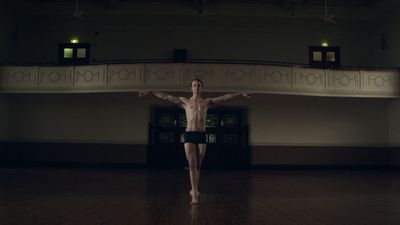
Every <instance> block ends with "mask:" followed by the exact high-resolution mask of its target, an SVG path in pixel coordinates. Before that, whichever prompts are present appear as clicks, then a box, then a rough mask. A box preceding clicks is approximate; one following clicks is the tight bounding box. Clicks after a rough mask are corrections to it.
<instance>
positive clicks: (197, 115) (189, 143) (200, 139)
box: [139, 78, 249, 204]
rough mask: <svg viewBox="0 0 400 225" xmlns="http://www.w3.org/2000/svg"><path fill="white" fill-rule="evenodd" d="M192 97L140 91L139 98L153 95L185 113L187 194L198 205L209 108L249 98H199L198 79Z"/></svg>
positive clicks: (229, 95) (233, 94)
mask: <svg viewBox="0 0 400 225" xmlns="http://www.w3.org/2000/svg"><path fill="white" fill-rule="evenodd" d="M191 89H192V97H191V98H185V97H175V96H172V95H169V94H166V93H163V92H155V91H140V92H139V97H142V96H145V95H147V94H148V93H153V95H155V96H156V97H158V98H161V99H164V100H167V101H170V102H172V103H175V104H178V105H179V106H181V107H182V108H183V109H185V112H186V121H187V125H186V132H185V141H184V142H185V144H184V147H185V154H186V159H187V160H188V163H189V175H190V183H191V186H192V190H191V191H190V192H189V193H190V195H191V197H192V202H191V203H192V204H198V203H199V195H200V193H199V191H198V186H199V179H200V167H201V163H202V161H203V158H204V155H205V153H206V140H207V134H206V116H207V110H208V107H209V106H212V105H215V104H218V103H221V102H224V101H227V100H229V99H231V98H234V97H236V96H240V95H242V96H245V97H249V95H247V94H246V93H232V94H226V95H222V96H219V97H216V98H206V99H203V98H202V97H201V91H202V89H203V82H202V81H201V80H200V79H197V78H196V79H194V80H193V81H192V84H191Z"/></svg>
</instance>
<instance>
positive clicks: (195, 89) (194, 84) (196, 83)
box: [191, 78, 203, 94]
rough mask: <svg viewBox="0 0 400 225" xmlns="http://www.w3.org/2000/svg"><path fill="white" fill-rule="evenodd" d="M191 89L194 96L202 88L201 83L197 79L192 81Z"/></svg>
mask: <svg viewBox="0 0 400 225" xmlns="http://www.w3.org/2000/svg"><path fill="white" fill-rule="evenodd" d="M191 88H192V92H193V93H196V94H198V93H200V92H201V90H202V88H203V81H202V80H200V79H199V78H195V79H193V80H192V86H191Z"/></svg>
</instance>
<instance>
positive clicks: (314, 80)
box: [293, 68, 325, 91]
mask: <svg viewBox="0 0 400 225" xmlns="http://www.w3.org/2000/svg"><path fill="white" fill-rule="evenodd" d="M293 72H294V75H293V76H294V77H293V79H294V81H293V88H294V89H296V90H300V89H301V90H312V91H315V90H320V91H321V90H324V89H325V70H318V69H308V68H294V69H293Z"/></svg>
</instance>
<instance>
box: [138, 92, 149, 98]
mask: <svg viewBox="0 0 400 225" xmlns="http://www.w3.org/2000/svg"><path fill="white" fill-rule="evenodd" d="M148 93H150V91H138V97H139V98H140V97H144V96H146V95H147V94H148Z"/></svg>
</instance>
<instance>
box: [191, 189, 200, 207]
mask: <svg viewBox="0 0 400 225" xmlns="http://www.w3.org/2000/svg"><path fill="white" fill-rule="evenodd" d="M189 194H190V196H192V202H191V204H192V205H197V204H199V196H200V193H199V192H197V193H196V194H195V192H194V191H193V190H192V191H189Z"/></svg>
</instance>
